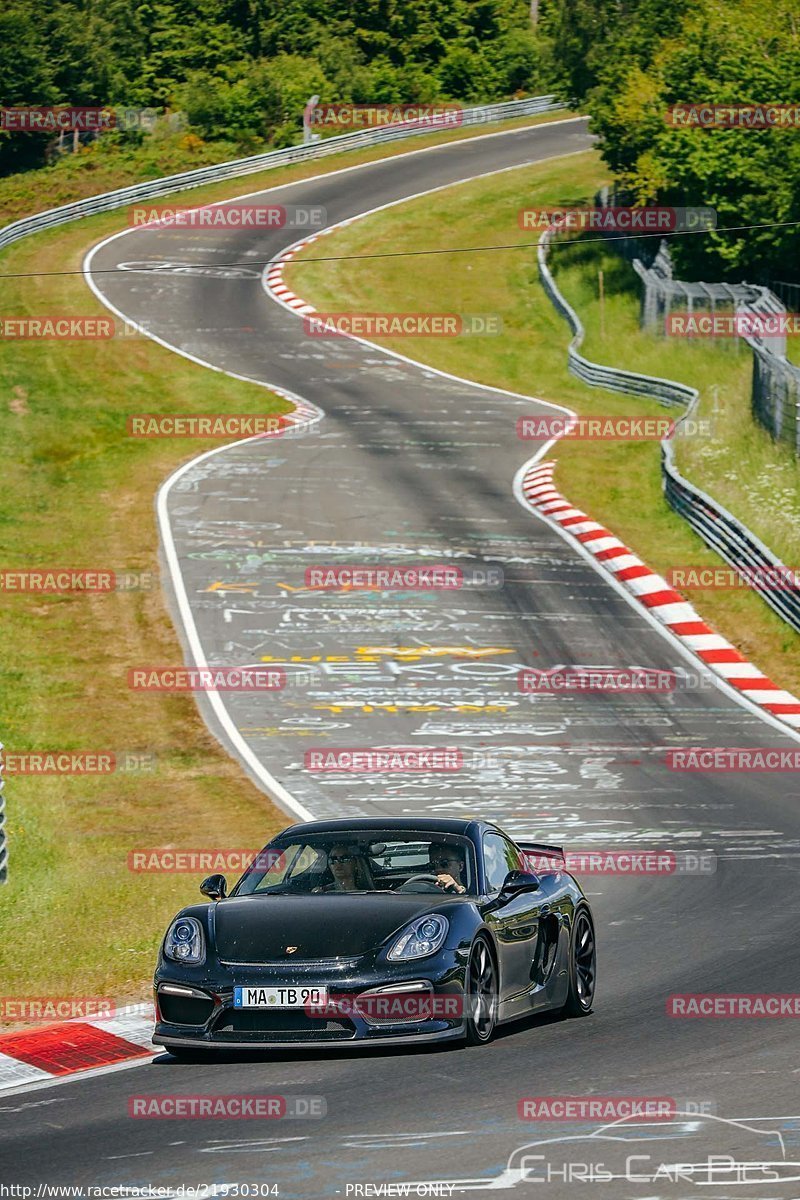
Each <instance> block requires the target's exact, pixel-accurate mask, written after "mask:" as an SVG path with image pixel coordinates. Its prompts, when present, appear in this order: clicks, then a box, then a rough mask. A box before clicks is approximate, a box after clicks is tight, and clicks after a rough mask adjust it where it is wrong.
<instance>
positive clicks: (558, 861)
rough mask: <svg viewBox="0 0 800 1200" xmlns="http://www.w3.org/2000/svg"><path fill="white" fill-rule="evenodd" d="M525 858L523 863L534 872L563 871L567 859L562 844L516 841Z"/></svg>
mask: <svg viewBox="0 0 800 1200" xmlns="http://www.w3.org/2000/svg"><path fill="white" fill-rule="evenodd" d="M517 845H518V846H519V848H520V850H521V851H522V854H523V857H524V859H525V865H526V867H527V869H528V870H529V871H533V872H534V874H541V873H542V872H544V871H565V870H566V868H567V859H566V855H565V854H564V848H563V846H549V845H547V843H546V842H519V841H518V842H517Z"/></svg>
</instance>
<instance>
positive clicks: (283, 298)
mask: <svg viewBox="0 0 800 1200" xmlns="http://www.w3.org/2000/svg"><path fill="white" fill-rule="evenodd" d="M355 219H356V218H353V217H350V218H348V220H346V221H340V222H339V223H338V224H337V225H329V226H328V227H327V228H326V229H320V230H319V231H318V232H317V233H312V234H311V236H310V237H307V238H306V239H305V240H304V241H302V242H295V244H294V245H293V246H290V247H289V249H288V250H285V251H284V252H283V254H279V255H278V257H277V258H275V259H273V260H272V262H271V263H270V264H269V266H268V267H267V269H266V271H265V272H264V285H265V287H266V289H267V291H269V292H271V293H272V295H273V296H274V297H275V299H276V300H278V301H280V303H281V304H285V305H286V307H287V308H291V309H292V311H293V312H296V313H300V315H301V316H303V317H305V316H308V315H309V313H315V312H317V309H316V308H315V307H314V305H313V304H309V303H308V301H307V300H303V299H302V297H300V296H296V295H295V293H294V292H293V291H292V289H291V288H288V287H287V286H286V284H285V283H284V281H283V271H284V268H285V267H286V266H287V264H288V263H290V262H291V261H292V259H293V258H294V256H295V254H299V253H300V251H301V250H305V248H306V247H307V246H310V245H311V244H312V242H316V240H317V238H321V237H325V235H326V234H329V233H334V232H338V231H339V230H340V229H343V228H344V226H345V225H350V224H351V223H352V221H353V220H355Z"/></svg>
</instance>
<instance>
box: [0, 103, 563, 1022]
mask: <svg viewBox="0 0 800 1200" xmlns="http://www.w3.org/2000/svg"><path fill="white" fill-rule="evenodd" d="M559 115H560V114H559ZM549 119H552V118H548V117H544V118H541V120H549ZM539 120H540V119H536V120H535V121H531V120H530V119H528V120H527V121H517V122H513V123H509V124H514V125H522V124H532V123H539ZM495 128H496V127H494V126H493V127H491V129H492V131H493V130H494V129H495ZM481 132H486V131H485V130H483V129H476V130H475V131H465V134H462V135H461V136H465V135H466V136H477V135H478V134H479V133H481ZM457 136H458V134H457V132H450V131H448V132H447V133H445V134H438V135H431V137H424V138H418V139H415V140H414V142H413V143H408V142H402V143H398V144H396V145H393V146H391V147H388V148H383V149H381V148H380V147H376V148H373V149H371V150H369V151H360V152H358V153H357V154H353V153H350V154H347V155H336V156H333V157H331V158H330V159H324V160H322V161H321V162H319V163H310V164H303V165H300V166H293V167H288V168H281V169H279V170H272V171H265V172H262V173H259V174H258V175H252V176H248V177H247V178H246V179H245V180H235V181H230V180H229V181H227V182H224V183H219V184H214V185H210V186H207V187H203V188H197V189H192V190H191V191H189V192H186V193H184V194H183V195H184V196H185V198H186V199H187V200H188V201H190V202H192V203H200V202H206V201H208V202H210V201H213V200H217V199H221V198H224V197H227V196H231V195H232V194H235V193H236V191H237V190H238V191H239V192H244V191H253V190H256V189H258V188H259V187H271V186H277V185H279V184H282V183H288V182H290V181H292V180H294V179H298V178H306V177H309V176H311V175H314V174H320V173H323V172H326V171H330V170H332V169H336V168H337V167H339V166H349V165H351V164H355V163H359V162H364V161H371V160H373V159H378V158H382V157H389V156H394V155H396V154H399V153H403V152H404V151H406V150H408V149H409V148H411V147H412V146H413V147H414V148H417V147H420V146H422V145H428V144H434V143H437V142H441V141H451V140H454V138H455V137H457ZM117 182H124V181H117ZM95 183H96V181H95ZM96 190H99V189H98V187H97V186H93V187H92V188H91V191H96ZM176 198H177V199H180V198H181V197H180V196H177V197H176ZM37 199H40V197H37ZM50 199H51V198H50V197H49V196H48V203H49V202H50ZM62 199H63V197H62ZM124 224H125V218H124V215H123V214H121V213H119V212H117V213H106V214H101V215H99V216H96V217H92V218H89V219H87V220H83V221H81V222H77V223H75V224H70V225H67V226H65V227H64V228H62V229H57V230H52V231H50V232H48V233H43V234H39V235H37V236H36V237H34V238H30V239H26V240H25V241H22V242H20V243H18V244H17V245H15V246H12V247H10V248H9V249H8V250H6V251H4V252H3V253H2V255H0V274H6V275H11V274H15V273H18V274H22V275H29V276H30V277H28V278H18V279H12V278H7V279H5V280H4V281H3V308H4V314H5V315H13V316H27V315H37V316H38V315H41V314H42V313H57V314H68V313H72V314H80V315H89V314H92V313H97V314H98V315H100V314H102V315H107V314H106V310H105V309H103V308H102V306H101V305H100V304H99V303H98V302H97V301H96V300H95V298H94V297H93V296H92V294H91V293H90V292H89V291H88V290H87V288H86V286H85V284H84V282H83V278H82V275H81V274H80V270H81V264H82V260H83V256H84V253H85V251H86V249H87V248H88V246H89V245H91V244H92V242H94V241H98V240H99V239H100V238H102V237H105V236H107V235H108V234H110V233H113V232H115V231H116V230H117V229H119V228H121V227H124ZM37 272H38V273H39V274H37ZM47 272H73V274H65V275H58V274H47ZM284 408H285V405H284V403H283V402H282V401H280V400H278V399H277V398H276V397H274V396H272V395H271V394H270V393H269V392H267V391H266V390H265V389H264V388H259V387H255V386H253V385H248V384H245V383H241V382H238V381H236V380H232V379H228V378H227V377H225V376H222V375H219V374H217V373H216V372H211V371H207V370H205V369H204V368H202V367H198V366H195V365H193V364H191V363H189V362H187V361H186V360H184V359H182V358H180V357H178V356H177V355H173V354H171V353H170V352H169V351H167V350H165V349H163V348H162V347H160V346H158V345H156V344H155V343H153V342H150V341H148V340H146V339H130V340H125V341H122V342H96V343H92V342H87V341H79V342H78V341H76V342H37V343H33V342H30V343H22V342H16V343H13V344H12V343H9V342H5V343H3V342H0V437H2V441H3V447H4V471H3V487H2V490H0V564H2V567H3V568H4V569H6V568H22V567H31V566H57V567H64V566H69V567H75V568H86V569H90V568H98V567H105V568H109V569H114V570H123V569H128V570H131V571H150V572H155V571H156V570H157V560H156V555H157V536H156V526H155V518H154V513H153V496H154V493H155V491H156V489H157V487H158V485H159V484H160V483H161V481H162V480H163V479H164V478H165V477H166V476H167V475H168V474H169V473H170V472H171V471H172V470H173V469H174V468H175V467H176V466H177V465H178V464H179V463H180V462H182V461H185V460H186V459H188V458H192V457H194V456H195V455H196V454H198V453H200V452H201V451H202V450H203V449H205V448H206V447H207V446H209V445H213V444H214V443H210V442H209V443H206V442H202V443H201V442H197V441H188V440H174V441H149V440H148V441H137V442H132V441H129V440H128V439H126V438H125V436H124V430H125V419H126V416H127V415H128V414H129V413H131V412H134V411H136V412H148V411H149V412H172V411H174V412H190V413H202V412H207V413H215V412H235V413H251V412H252V413H265V412H279V411H282V410H283V409H284ZM0 645H2V646H3V647H4V653H3V654H2V656H0V662H2V666H0V695H2V698H3V704H2V713H1V714H0V739H2V741H3V742H4V743H5V746H6V750H7V751H9V752H12V751H13V752H18V751H24V750H48V749H49V750H68V749H73V750H111V751H117V752H119V751H124V750H131V751H149V752H150V753H152V754H154V755H155V756H156V762H157V769H156V770H155V772H154V773H153V774H138V775H137V774H135V773H115V774H113V775H110V776H85V777H82V778H78V777H75V778H71V777H29V776H12V777H9V778H8V779H7V786H6V795H7V813H8V824H7V833H8V841H9V853H10V871H9V882H8V884H7V885H6V886H4V887H1V888H0V978H2V980H3V994H4V995H18V996H31V995H33V996H87V995H91V996H114V997H118V998H123V999H135V998H137V997H141V996H145V995H146V994H147V993H148V990H149V977H150V974H151V970H152V966H153V963H154V959H155V952H156V947H157V943H158V940H159V938H160V936H161V934H162V933H163V927H164V923H165V920H166V919H167V917H168V915H169V914H170V913H171V912H172V911H173V910H174V909H175V908H177V907H178V906H180V905H182V904H183V903H186V902H187V900H190V899H193V898H194V897H195V896H196V894H197V893H196V891H195V886H196V883H197V882H198V881H199V877H193V876H186V875H158V874H153V875H146V876H142V875H134V874H132V873H131V872H129V871H128V869H127V856H128V853H129V851H130V850H131V849H133V848H138V847H144V846H164V847H167V846H171V847H176V848H182V849H191V848H199V847H208V846H217V845H222V846H224V847H248V846H260V845H262V844H263V842H264V841H266V839H267V838H268V837H269V835H270V834H271V833H272V832H273V831H275V830H276V829H278V828H280V827H282V826H283V825H285V823H286V819H285V818H284V816H283V815H282V814H280V813H278V812H277V811H276V810H275V809H274V808H272V806H271V805H270V804H269V803H268V802H267V800H266V799H265V797H264V796H263V794H262V793H260V792H259V791H258V790H257V789H256V788H255V787H254V786H252V785H251V784H250V783H249V781H248V780H247V779H246V778H244V777H243V775H242V772H241V769H240V768H239V766H238V765H237V764H236V763H234V762H233V761H232V760H231V759H229V758H228V757H227V756H226V755H225V754H224V753H223V752H222V751H221V750H220V748H219V746H218V744H217V742H216V741H215V740H214V739H213V738H211V737H210V735H209V734H208V732H207V731H206V728H205V725H204V724H203V722H202V721H201V720H200V718H199V716H198V713H197V710H196V707H195V704H194V701H193V700H192V699H191V698H190V697H179V696H175V697H172V696H168V695H157V694H148V695H147V696H146V697H145V696H137V697H134V696H132V695H131V694H130V693H129V692H128V691H127V688H126V686H125V672H126V670H127V668H128V667H129V666H130V665H132V664H136V663H164V664H169V663H174V662H179V661H181V660H182V653H181V649H180V646H179V644H178V641H177V638H176V635H175V632H174V629H173V626H172V623H171V620H170V618H169V615H168V613H167V611H166V608H165V605H164V601H163V598H162V594H161V591H160V589H158V588H156V589H155V590H150V591H147V590H141V591H129V592H119V593H113V594H106V595H98V596H85V597H71V596H45V595H25V594H20V595H15V596H12V595H10V594H3V593H2V592H0ZM0 1026H2V1019H1V1018H0ZM15 1027H16V1026H15Z"/></svg>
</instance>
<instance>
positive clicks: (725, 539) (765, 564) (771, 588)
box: [537, 229, 800, 632]
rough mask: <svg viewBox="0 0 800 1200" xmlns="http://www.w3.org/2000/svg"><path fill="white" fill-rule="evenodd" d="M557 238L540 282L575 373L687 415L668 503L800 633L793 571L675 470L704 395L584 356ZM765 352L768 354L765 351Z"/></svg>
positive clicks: (671, 446) (667, 461) (665, 455)
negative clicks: (564, 331) (564, 290)
mask: <svg viewBox="0 0 800 1200" xmlns="http://www.w3.org/2000/svg"><path fill="white" fill-rule="evenodd" d="M555 236H556V235H555V233H554V231H552V230H549V229H548V230H546V231H545V232H544V233H543V234H542V237H541V238H540V240H539V245H538V251H537V253H538V266H539V278H540V280H541V282H542V286H543V287H544V290H545V292H546V293H547V295H548V297H549V298H550V300H551V301H552V303H553V305H554V306H555V308H556V309H557V310H558V312H560V313H561V314H562V316H563V317H565V318H566V320H567V321H568V323H569V325H570V328H571V329H572V334H573V336H572V340H571V341H570V343H569V346H568V348H567V363H568V366H569V370H570V372H571V373H572V374H573V375H575V376H577V378H578V379H581V380H582V381H583V382H584V383H587V384H588V385H589V386H590V387H602V388H606V389H608V390H609V391H615V392H625V393H628V394H631V395H636V396H647V397H649V398H650V399H651V400H656V401H658V403H660V404H664V405H667V406H670V407H676V406H679V407H681V408H683V409H684V413H683V416H682V417H681V418H680V419H679V420H678V421H676V423H675V424H676V428H675V432H674V434H673V435H671V436H668V437H666V438H663V439H662V441H661V475H662V485H663V488H664V496H665V498H666V500H667V503H668V504H669V505H670V507H671V508H672V509H673V510H674V511H675V512H676V513H678V514H679V515H680V516H681V517H683V519H684V520H685V521H686V522H687V523H688V524H689V525H690V526H691V527H692V529H694V531H695V532H696V533H697V534H698V535H699V536H700V537H701V538H702V539H703V541H704V542H705V543H706V545H707V546H710V547H711V549H712V550H715V551H716V552H717V553H718V554H719V555H720V556H721V557H722V558H723V559H724V560H725V562H727V563H728V564H729V565H730V566H731V567H733V568H734V570H736V571H737V572H738V573H739V574H740V575H741V576H742V577H743V578H744V579H745V580H746V582H747V583H748V584H749V585H750V586H751V587H752V588H753V589H754V590H755V591H757V592H758V593H759V594H760V595H761V597H762V599H764V600H765V601H766V602H767V604H769V606H770V607H771V608H772V609H773V610H774V611H775V612H776V613H778V615H779V616H781V617H782V618H783V620H784V621H786V622H787V624H789V625H790V626H791V627H792V628H793V629H795V630H796V631H797V632H800V589H798V588H797V586H796V585H794V584H793V583H791V582H789V580H790V578H791V573H790V572H789V570H788V568H787V567H786V566H784V564H783V563H782V562H781V560H780V559H779V558H776V556H775V555H774V554H773V553H772V551H771V550H770V549H769V548H768V547H767V546H765V545H764V543H763V542H762V541H760V539H759V538H757V537H756V535H755V534H754V533H752V532H751V531H750V530H749V529H747V528H746V526H744V525H742V523H741V522H740V521H737V519H736V517H734V516H733V514H732V513H731V512H729V511H728V510H727V509H726V508H724V507H723V505H721V504H718V503H717V501H716V500H714V499H712V497H711V496H709V495H708V493H707V492H704V491H702V490H701V489H700V488H697V487H695V486H694V484H692V483H689V481H688V479H686V478H684V476H683V475H681V473H680V471H679V470H678V468H677V466H676V464H675V445H676V438H677V437H679V436H680V433H681V425H682V423H683V422H684V421H686V420H688V419H689V418H691V417H692V416H693V414H694V411H695V408H696V405H697V403H698V400H699V392H698V391H697V390H696V388H691V387H687V386H686V384H682V383H678V382H676V381H675V380H671V379H662V378H659V377H658V376H654V375H641V374H639V373H638V372H636V371H626V370H622V369H620V368H618V367H607V366H602V365H601V364H600V363H594V362H591V361H590V360H589V359H587V358H586V357H585V356H584V355H583V354H581V353H580V347H581V344H582V342H583V339H584V336H585V330H584V327H583V323H582V322H581V319H580V317H579V316H578V314H577V313H576V312H575V309H574V308H573V307H572V305H571V304H570V303H569V302H568V301H567V300H566V298H565V297H564V296H563V295H562V294H561V292H560V291H559V289H558V287H557V285H556V282H555V280H554V278H553V275H552V272H551V271H550V268H549V266H548V261H547V259H548V250H549V247H550V243H551V241H552V240H553V239H554V237H555ZM759 351H760V353H762V354H765V353H766V351H764V350H763V349H761V348H759ZM770 357H773V356H770ZM776 580H777V581H780V584H779V586H778V587H776V586H775V582H776Z"/></svg>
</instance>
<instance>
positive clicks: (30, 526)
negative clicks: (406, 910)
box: [0, 225, 286, 997]
mask: <svg viewBox="0 0 800 1200" xmlns="http://www.w3.org/2000/svg"><path fill="white" fill-rule="evenodd" d="M85 249H86V232H85V229H83V228H82V227H81V226H80V225H75V226H68V227H67V229H66V230H64V231H63V232H61V233H60V234H59V235H58V237H57V238H56V236H55V235H53V236H50V235H48V236H46V237H43V238H34V239H31V240H29V241H26V242H22V243H21V244H20V245H19V246H18V247H16V248H15V249H14V250H13V251H11V252H10V253H8V254H7V255H5V256H4V266H5V267H6V269H8V270H12V269H13V270H15V271H37V270H52V269H53V268H54V267H55V268H58V267H61V268H62V269H65V270H70V269H72V268H76V267H78V266H79V265H80V262H81V259H82V256H83V253H84V252H85ZM5 303H6V311H7V312H9V311H10V312H13V313H14V314H16V315H26V314H40V313H42V312H55V313H65V312H72V313H81V314H85V313H89V312H98V313H100V312H103V311H104V310H102V308H101V307H100V305H99V304H98V303H97V301H96V300H95V299H94V297H92V296H91V295H90V294H89V293H88V292H87V289H86V286H85V284H84V283H83V280H82V278H81V276H80V275H67V276H61V277H56V278H53V277H44V278H34V279H19V280H16V279H15V280H9V281H8V282H7V284H6V289H5ZM0 396H2V397H3V403H2V409H1V410H0V429H2V437H3V446H4V469H3V488H2V492H0V561H2V565H3V567H4V568H22V567H26V566H27V567H31V566H42V567H48V566H49V567H72V568H76V569H92V568H104V569H109V570H116V571H123V570H130V571H147V572H152V573H153V574H154V576H155V575H156V574H157V571H158V564H157V557H156V555H157V538H156V527H155V515H154V511H153V496H154V493H155V491H156V489H157V487H158V485H159V483H160V482H161V481H162V480H163V479H164V478H165V476H166V475H167V474H168V473H169V472H170V471H171V470H172V469H173V468H174V467H175V466H177V465H178V464H179V463H180V462H181V461H182V460H185V459H187V458H190V457H194V456H195V455H196V454H198V453H200V452H201V451H202V450H203V449H205V448H207V447H208V446H210V445H214V444H216V443H214V442H198V441H194V440H189V439H185V438H184V439H180V440H175V441H167V440H161V439H153V440H144V441H142V440H136V441H134V440H131V439H129V438H127V437H126V435H125V420H126V416H127V414H129V413H131V412H137V411H138V412H148V411H149V412H171V411H174V412H195V413H197V412H208V413H216V412H230V411H232V412H242V413H245V412H247V413H263V412H275V411H281V410H283V409H285V407H286V405H285V403H283V402H282V401H279V400H278V399H277V398H276V397H273V396H272V395H270V393H269V392H267V391H266V390H265V389H263V388H258V387H255V386H253V385H248V384H245V383H240V382H237V381H236V380H232V379H228V378H226V377H225V376H223V375H220V374H217V373H216V372H211V371H206V370H203V369H202V368H200V367H196V366H194V365H193V364H191V363H189V362H187V361H185V360H184V359H182V358H179V357H178V356H177V355H170V353H169V352H168V351H167V350H164V349H163V348H161V347H160V346H157V345H156V344H155V343H153V342H150V341H148V340H147V339H143V338H140V339H133V338H132V339H126V340H124V341H122V342H119V341H111V342H94V343H92V342H60V343H58V342H50V343H42V342H38V343H36V342H27V343H16V344H15V345H14V346H13V350H12V349H11V348H10V346H9V344H8V343H6V344H5V346H4V348H3V351H2V354H1V355H0ZM0 644H2V646H3V648H4V653H3V655H2V661H3V668H2V671H0V693H1V694H2V696H3V712H2V740H3V742H4V743H5V746H6V750H7V751H22V750H27V749H40V750H44V749H51V750H65V749H71V750H109V751H116V752H120V751H125V750H130V751H149V752H150V753H152V754H155V756H156V760H157V766H156V769H155V771H154V772H153V773H152V774H137V773H119V772H115V773H114V774H110V775H99V776H94V777H92V776H85V777H47V778H45V777H35V776H22V775H19V776H10V777H9V778H8V779H7V781H6V793H7V808H8V841H9V854H10V868H9V882H8V884H7V885H6V886H5V887H3V888H0V977H2V979H3V985H4V994H6V995H8V994H17V993H19V992H24V993H26V994H27V995H100V996H108V995H112V996H122V997H134V996H137V995H141V994H144V993H145V992H146V990H147V981H148V974H149V972H150V970H151V968H152V965H153V961H154V952H155V948H156V945H157V939H158V937H159V934H160V932H162V926H163V924H164V921H165V919H166V918H167V916H168V914H169V912H170V910H171V909H173V908H175V907H176V906H178V905H180V904H183V903H186V902H187V901H188V900H189V899H193V898H194V897H195V895H196V883H197V880H196V879H195V878H192V877H191V876H189V877H187V876H180V875H163V874H162V875H148V876H146V877H143V876H137V875H134V874H132V873H131V872H129V871H128V869H127V855H128V851H129V850H130V849H132V848H134V847H137V846H178V847H187V848H188V847H194V846H198V847H199V846H215V845H220V844H221V845H223V846H225V845H242V846H248V845H253V846H258V845H261V844H263V842H264V841H265V840H266V838H267V836H268V835H269V833H270V832H271V831H272V830H275V829H277V828H280V827H281V824H283V823H285V822H284V820H283V818H282V817H281V815H280V814H278V813H277V812H276V810H274V809H273V808H272V807H271V805H270V804H269V803H268V801H267V800H266V798H265V797H264V796H263V795H262V794H261V793H260V792H259V791H258V790H257V789H256V788H255V787H254V786H253V785H252V784H250V783H249V781H248V780H246V779H245V778H244V777H243V775H242V772H241V770H240V768H239V767H238V766H237V764H236V763H234V762H233V760H231V759H229V758H228V757H227V756H226V755H225V754H224V753H223V752H222V751H221V750H220V748H219V746H218V744H217V743H216V741H215V740H214V739H213V738H212V737H211V736H210V735H209V733H208V732H207V730H206V728H205V725H204V724H203V723H202V721H201V719H200V717H199V715H198V713H197V710H196V707H195V704H194V701H193V699H192V698H191V696H170V695H167V694H159V693H147V694H134V693H131V692H129V691H128V689H127V686H126V670H127V668H128V667H129V666H132V665H136V664H137V663H138V664H144V663H156V662H157V663H164V664H170V663H176V662H181V661H182V654H181V650H180V647H179V645H178V642H177V639H176V636H175V633H174V630H173V627H172V624H171V622H170V619H169V616H168V614H167V611H166V608H165V604H164V600H163V598H162V593H161V589H160V587H159V586H156V587H154V588H150V589H147V588H145V589H143V590H131V591H120V592H114V593H110V594H97V595H83V596H79V595H43V594H38V595H37V594H23V593H20V594H17V595H12V594H10V593H6V594H0Z"/></svg>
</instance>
